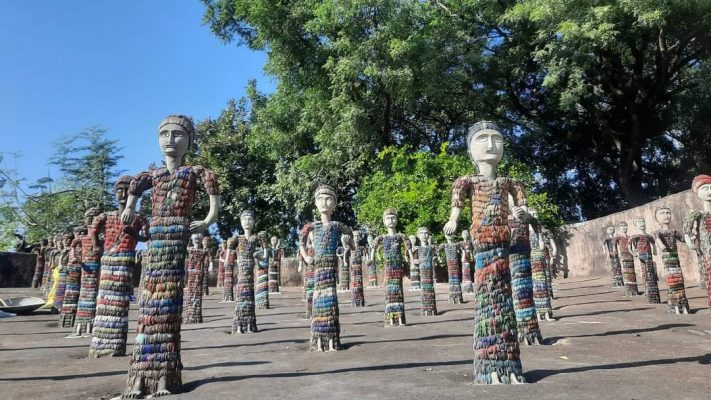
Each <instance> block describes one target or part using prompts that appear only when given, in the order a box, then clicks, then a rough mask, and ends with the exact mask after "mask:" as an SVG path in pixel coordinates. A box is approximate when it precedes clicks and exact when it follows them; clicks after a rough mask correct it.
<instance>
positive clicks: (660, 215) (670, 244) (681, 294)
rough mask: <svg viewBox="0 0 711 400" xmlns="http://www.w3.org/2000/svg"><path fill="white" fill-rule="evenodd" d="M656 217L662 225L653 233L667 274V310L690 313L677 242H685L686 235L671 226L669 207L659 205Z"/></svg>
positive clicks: (655, 212)
mask: <svg viewBox="0 0 711 400" xmlns="http://www.w3.org/2000/svg"><path fill="white" fill-rule="evenodd" d="M654 217H655V218H656V220H657V223H658V224H659V226H660V227H661V229H660V230H658V231H656V232H654V233H653V235H654V238H655V241H656V242H657V243H658V244H659V247H660V249H661V251H662V263H664V272H665V274H666V276H667V286H668V288H669V289H668V292H667V311H668V312H670V313H675V314H688V313H689V300H687V298H686V289H685V288H684V274H683V273H682V270H681V264H679V253H678V251H677V244H676V242H682V243H683V242H684V236H683V235H682V234H681V232H679V231H677V230H676V229H672V228H670V227H669V225H670V224H671V220H672V212H671V210H670V209H669V207H659V208H657V209H656V210H655V211H654Z"/></svg>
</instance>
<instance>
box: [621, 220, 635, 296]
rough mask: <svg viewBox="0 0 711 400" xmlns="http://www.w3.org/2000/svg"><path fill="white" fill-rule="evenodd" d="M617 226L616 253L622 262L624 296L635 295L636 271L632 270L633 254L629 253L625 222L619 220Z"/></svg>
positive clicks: (628, 239)
mask: <svg viewBox="0 0 711 400" xmlns="http://www.w3.org/2000/svg"><path fill="white" fill-rule="evenodd" d="M617 227H618V228H619V229H618V231H619V234H618V235H617V237H616V238H615V244H616V246H617V254H619V256H620V263H621V264H622V278H623V280H624V282H625V296H637V295H639V291H638V290H637V273H636V272H635V270H634V256H633V255H632V253H630V247H629V244H630V238H629V236H627V229H628V227H627V222H624V221H622V222H620V223H619V224H618V225H617Z"/></svg>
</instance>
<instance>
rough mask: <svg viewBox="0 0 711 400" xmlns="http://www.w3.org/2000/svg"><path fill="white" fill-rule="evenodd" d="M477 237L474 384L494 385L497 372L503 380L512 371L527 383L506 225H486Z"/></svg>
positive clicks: (507, 378)
mask: <svg viewBox="0 0 711 400" xmlns="http://www.w3.org/2000/svg"><path fill="white" fill-rule="evenodd" d="M472 236H473V237H475V238H477V243H478V244H477V249H476V260H475V265H474V267H475V272H474V285H475V293H476V299H477V301H476V315H475V317H474V383H480V384H491V383H493V382H492V373H494V372H496V373H497V375H498V378H499V380H500V381H501V382H502V383H511V379H510V376H511V375H512V374H513V375H514V376H515V377H516V379H517V380H518V381H519V382H524V377H523V371H522V368H521V359H520V354H519V353H520V350H519V343H518V332H517V330H516V314H515V312H514V309H513V300H512V298H511V273H510V271H509V265H508V264H509V263H508V248H507V247H508V237H507V236H508V231H507V228H506V227H492V226H484V227H481V228H479V232H476V235H472Z"/></svg>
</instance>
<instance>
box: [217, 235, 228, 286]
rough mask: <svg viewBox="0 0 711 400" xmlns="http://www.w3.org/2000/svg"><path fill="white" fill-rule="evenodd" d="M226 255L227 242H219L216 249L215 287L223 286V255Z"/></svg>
mask: <svg viewBox="0 0 711 400" xmlns="http://www.w3.org/2000/svg"><path fill="white" fill-rule="evenodd" d="M226 255H227V242H226V241H225V242H222V243H220V247H219V249H218V250H217V287H218V288H223V287H225V256H226ZM223 296H224V291H223Z"/></svg>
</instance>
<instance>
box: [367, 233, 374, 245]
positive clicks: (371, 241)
mask: <svg viewBox="0 0 711 400" xmlns="http://www.w3.org/2000/svg"><path fill="white" fill-rule="evenodd" d="M374 241H375V236H373V234H371V233H369V234H368V244H369V245H372V244H373V242H374Z"/></svg>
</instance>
